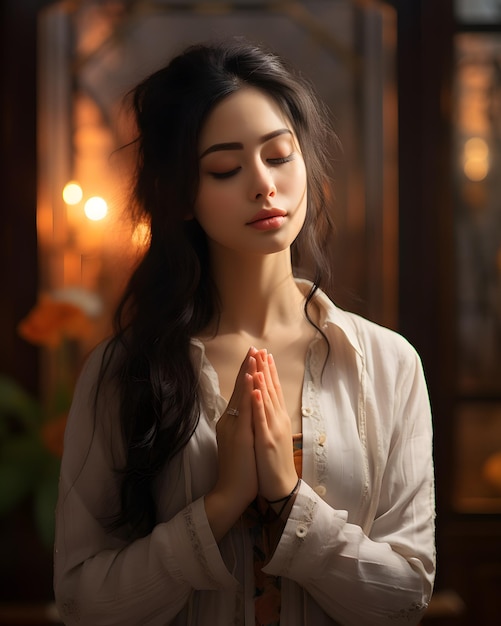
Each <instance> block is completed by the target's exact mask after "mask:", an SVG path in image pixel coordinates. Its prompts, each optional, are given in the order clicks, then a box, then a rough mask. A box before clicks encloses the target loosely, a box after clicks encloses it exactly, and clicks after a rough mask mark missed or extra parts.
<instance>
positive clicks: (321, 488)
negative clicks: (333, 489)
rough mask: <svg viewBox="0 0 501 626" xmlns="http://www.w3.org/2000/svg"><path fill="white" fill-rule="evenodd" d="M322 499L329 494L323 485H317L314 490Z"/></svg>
mask: <svg viewBox="0 0 501 626" xmlns="http://www.w3.org/2000/svg"><path fill="white" fill-rule="evenodd" d="M313 491H315V493H317V494H318V495H319V496H320V497H321V498H323V496H325V494H326V493H327V489H326V488H325V487H324V486H323V485H317V486H316V487H315V488H314V490H313Z"/></svg>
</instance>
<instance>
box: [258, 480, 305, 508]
mask: <svg viewBox="0 0 501 626" xmlns="http://www.w3.org/2000/svg"><path fill="white" fill-rule="evenodd" d="M300 482H301V479H300V478H298V479H297V483H296V484H295V485H294V489H293V490H292V491H291V492H290V494H289V495H288V496H284V497H283V498H278V500H266V502H267V503H268V504H278V503H279V502H284V501H285V502H286V503H287V502H288V501H289V500H290V499H291V498H292V496H293V495H294V494H295V493H296V489H297V488H298V487H299V483H300Z"/></svg>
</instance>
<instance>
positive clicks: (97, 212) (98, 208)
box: [84, 196, 108, 222]
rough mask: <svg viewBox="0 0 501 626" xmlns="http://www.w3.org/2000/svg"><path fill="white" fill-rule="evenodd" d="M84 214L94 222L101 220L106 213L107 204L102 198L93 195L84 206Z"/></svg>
mask: <svg viewBox="0 0 501 626" xmlns="http://www.w3.org/2000/svg"><path fill="white" fill-rule="evenodd" d="M84 212H85V215H86V216H87V217H88V218H89V219H90V220H93V221H95V222H97V221H98V220H102V219H103V218H105V217H106V215H107V213H108V205H107V204H106V200H104V198H100V197H99V196H94V197H92V198H89V199H88V200H87V202H86V203H85V206H84Z"/></svg>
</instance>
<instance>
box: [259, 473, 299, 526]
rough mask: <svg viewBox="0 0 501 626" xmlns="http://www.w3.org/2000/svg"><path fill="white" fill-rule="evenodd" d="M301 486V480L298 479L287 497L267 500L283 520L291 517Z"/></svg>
mask: <svg viewBox="0 0 501 626" xmlns="http://www.w3.org/2000/svg"><path fill="white" fill-rule="evenodd" d="M300 485H301V479H300V478H298V479H297V482H296V484H295V485H294V488H293V489H292V491H290V493H288V494H287V495H286V496H284V497H282V498H277V499H275V500H266V502H267V503H268V505H269V506H270V507H271V508H272V509H273V511H274V512H275V513H276V514H277V516H278V517H281V518H282V519H287V518H288V517H289V513H290V511H291V509H292V507H293V505H294V501H295V500H296V495H297V492H298V491H299V487H300Z"/></svg>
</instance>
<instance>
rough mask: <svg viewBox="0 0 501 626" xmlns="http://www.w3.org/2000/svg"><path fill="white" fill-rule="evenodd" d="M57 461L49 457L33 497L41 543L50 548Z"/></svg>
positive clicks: (53, 525) (55, 498) (52, 536)
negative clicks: (49, 460) (49, 459)
mask: <svg viewBox="0 0 501 626" xmlns="http://www.w3.org/2000/svg"><path fill="white" fill-rule="evenodd" d="M58 479H59V461H58V460H57V459H51V462H50V463H49V464H48V465H47V467H46V472H45V475H44V477H43V480H42V481H41V482H40V484H39V485H38V489H37V491H36V492H35V499H34V511H33V512H34V519H35V524H36V526H37V528H38V532H39V534H40V538H41V540H42V543H43V544H44V545H45V546H46V547H47V548H52V546H53V544H54V533H55V510H56V503H57V493H58Z"/></svg>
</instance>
